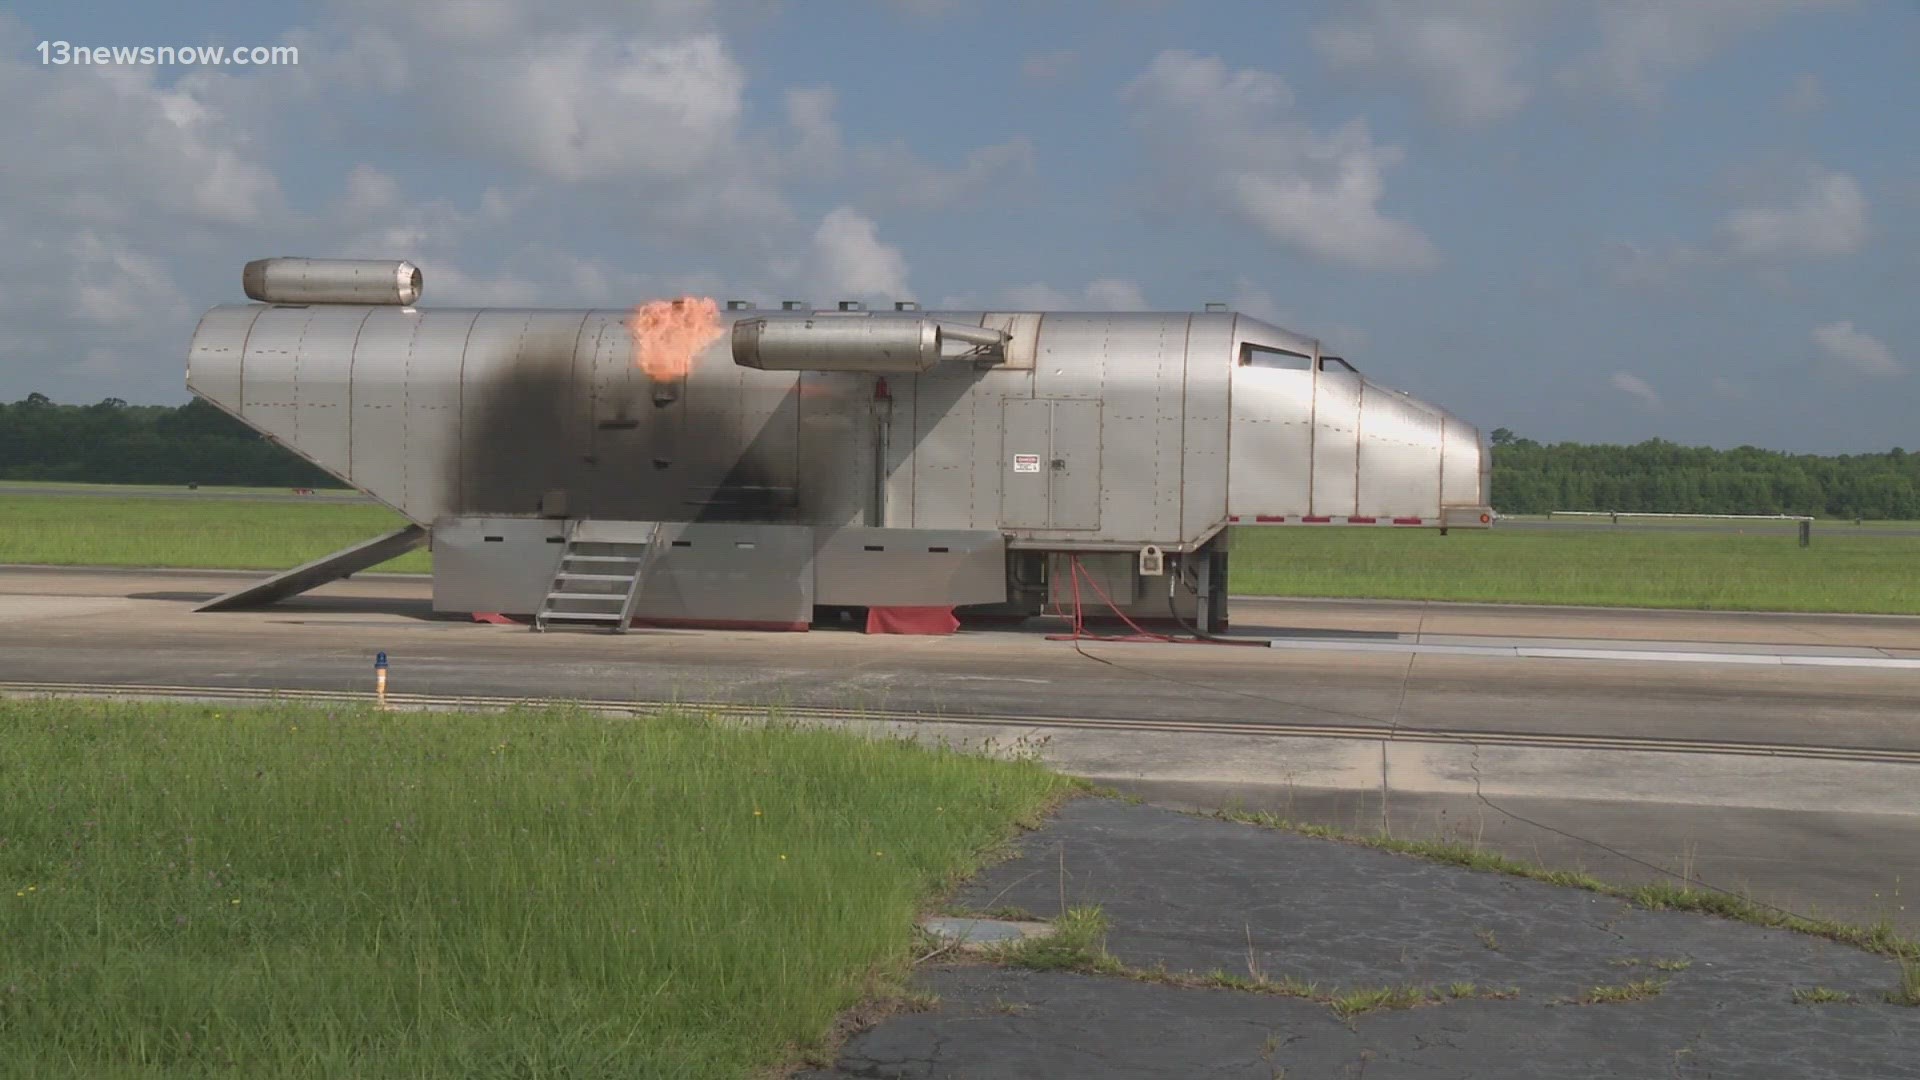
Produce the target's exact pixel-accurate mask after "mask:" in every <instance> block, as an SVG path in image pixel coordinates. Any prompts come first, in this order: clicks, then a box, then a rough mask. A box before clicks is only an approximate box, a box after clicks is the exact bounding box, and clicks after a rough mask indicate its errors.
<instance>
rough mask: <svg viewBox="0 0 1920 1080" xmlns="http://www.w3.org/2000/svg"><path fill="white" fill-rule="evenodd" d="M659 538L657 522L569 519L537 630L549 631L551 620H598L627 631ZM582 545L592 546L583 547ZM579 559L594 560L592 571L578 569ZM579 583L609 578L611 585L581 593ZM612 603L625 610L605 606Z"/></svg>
mask: <svg viewBox="0 0 1920 1080" xmlns="http://www.w3.org/2000/svg"><path fill="white" fill-rule="evenodd" d="M659 537H660V525H659V523H658V522H652V521H584V520H582V521H571V522H568V523H567V531H566V538H565V540H566V546H565V547H563V548H562V549H561V550H560V559H559V561H558V562H557V563H555V564H554V568H553V580H552V582H551V583H550V584H549V585H548V586H547V595H546V598H545V599H544V600H542V601H541V602H540V610H539V612H538V613H537V614H535V615H534V617H533V629H534V630H535V631H545V630H546V629H547V628H548V627H549V626H551V625H554V624H564V623H598V624H607V629H609V630H611V631H612V632H614V633H616V634H624V633H626V632H627V626H628V624H629V623H631V622H632V621H633V606H634V602H635V600H636V599H637V598H638V597H639V595H640V587H641V583H642V582H643V581H645V579H646V574H647V569H648V568H649V567H650V566H651V565H652V564H653V560H654V558H655V557H656V553H657V551H658V549H659V543H658V541H659ZM583 547H584V548H589V549H591V550H587V551H582V550H580V549H581V548H583ZM574 563H587V564H592V565H591V568H590V569H587V570H575V569H571V568H570V564H574ZM614 564H624V565H623V566H619V567H616V565H614ZM578 582H605V583H607V584H608V585H609V586H610V587H609V588H607V589H605V590H604V591H600V592H581V591H580V590H579V585H578V584H576V583H578ZM607 604H618V605H620V610H618V611H608V610H606V608H605V606H604V605H607ZM581 605H601V606H599V607H593V606H586V607H582V606H581Z"/></svg>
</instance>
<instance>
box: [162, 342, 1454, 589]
mask: <svg viewBox="0 0 1920 1080" xmlns="http://www.w3.org/2000/svg"><path fill="white" fill-rule="evenodd" d="M759 314H760V313H756V312H737V311H734V312H726V313H725V314H724V318H726V319H727V320H728V321H731V320H733V319H736V318H742V317H751V316H757V315H759ZM816 314H817V316H818V317H822V318H827V317H849V318H856V317H857V318H870V319H888V318H894V317H896V316H894V315H892V314H891V313H880V312H875V313H858V314H852V313H840V312H821V313H816ZM926 314H927V315H929V316H932V317H935V318H937V319H939V320H940V321H941V322H947V323H959V324H972V325H975V326H981V325H987V326H994V327H1000V328H1009V329H1011V330H1012V331H1013V339H1012V342H1011V344H1010V345H1009V347H1008V350H1007V356H1006V360H1005V362H1004V363H997V364H991V365H978V366H976V364H974V363H970V362H967V361H963V360H962V361H947V362H945V363H942V364H940V365H938V366H937V367H935V368H933V369H932V370H929V371H927V372H925V373H923V374H917V375H905V376H902V375H891V376H885V375H883V376H878V377H876V376H873V375H866V374H855V373H848V372H820V371H800V372H796V371H760V370H754V369H750V368H746V367H742V366H740V365H737V364H735V363H734V362H733V360H732V357H731V356H729V355H728V352H727V337H726V335H722V337H721V338H720V339H719V340H718V341H716V342H715V343H714V344H713V345H712V346H710V347H709V348H708V349H707V350H706V351H705V352H704V353H703V354H702V355H700V356H699V358H698V359H697V361H696V362H695V364H694V365H693V368H692V372H691V375H690V376H689V377H688V378H687V379H686V380H685V381H684V383H678V382H675V383H655V382H654V381H653V380H651V379H649V378H648V377H647V375H646V374H645V373H643V372H642V371H641V370H639V368H638V367H637V366H636V365H635V364H634V359H633V344H632V339H631V336H630V334H629V331H628V328H627V325H626V319H627V315H628V313H627V312H624V311H618V310H571V311H567V310H519V309H477V310H476V309H459V308H420V309H414V308H402V307H395V306H358V305H335V304H314V305H311V306H304V307H302V306H287V305H264V304H246V305H231V306H223V307H218V308H215V309H213V310H212V311H210V312H208V313H207V315H206V316H205V317H204V318H203V319H202V320H201V323H200V326H199V328H198V329H197V330H196V332H195V334H194V338H193V345H192V349H191V354H190V358H189V362H188V373H187V385H188V386H189V388H190V389H192V390H193V392H194V393H196V394H198V395H199V396H201V397H203V398H205V399H207V400H209V401H211V402H213V403H214V404H216V405H218V406H220V407H222V408H223V409H225V410H227V411H228V412H230V413H232V414H234V415H235V416H237V417H239V418H240V419H241V420H243V421H244V422H246V423H248V424H249V425H251V426H253V427H254V428H256V429H258V430H260V431H261V432H262V433H264V434H266V435H268V436H270V437H271V438H273V439H275V440H277V441H278V442H280V443H282V444H284V445H286V446H287V447H289V448H290V449H292V450H293V451H295V452H296V453H298V454H299V455H301V456H302V457H304V458H306V459H307V460H309V461H311V462H313V463H314V464H316V465H318V466H319V467H321V468H322V469H325V470H326V471H327V472H329V473H331V474H333V475H334V476H337V477H339V478H340V479H341V480H342V481H344V482H346V483H348V484H351V485H352V486H354V487H356V488H359V489H361V490H362V491H365V492H366V493H368V494H369V495H371V496H373V497H374V498H376V499H378V500H380V501H381V502H384V503H386V504H388V505H389V506H391V507H393V508H394V509H395V510H398V511H399V512H400V513H401V514H403V515H405V516H406V517H408V518H409V519H411V520H413V521H415V522H417V523H420V524H423V525H431V524H432V523H433V522H434V521H436V520H437V519H440V518H443V517H448V516H473V515H507V516H515V515H529V516H541V515H543V514H546V515H549V516H572V517H593V518H609V519H631V520H660V521H714V520H739V521H774V522H791V523H802V524H810V525H820V526H835V525H854V524H865V525H885V526H891V527H902V528H936V529H997V530H1000V531H1002V532H1004V533H1005V534H1007V536H1008V538H1009V540H1010V541H1012V543H1013V544H1014V545H1015V546H1039V547H1050V548H1051V547H1058V548H1079V549H1102V548H1105V549H1114V548H1125V549H1130V550H1131V549H1137V548H1139V547H1141V546H1143V545H1146V544H1156V545H1159V546H1160V547H1162V548H1164V549H1166V550H1169V551H1180V550H1189V549H1191V548H1192V547H1194V546H1196V545H1198V544H1200V543H1203V542H1205V541H1206V540H1207V539H1208V538H1209V537H1210V536H1212V535H1213V534H1214V533H1216V532H1217V531H1218V530H1219V529H1220V528H1221V527H1222V526H1224V525H1226V524H1227V523H1228V521H1229V520H1230V519H1231V518H1239V519H1240V520H1241V521H1244V522H1247V523H1253V522H1255V521H1256V520H1259V519H1268V520H1274V519H1288V520H1290V521H1291V520H1299V519H1309V518H1312V519H1322V518H1323V519H1328V520H1329V521H1330V522H1331V523H1345V522H1346V521H1348V520H1350V519H1354V518H1359V519H1361V520H1362V521H1365V520H1366V519H1374V520H1375V521H1380V522H1387V521H1391V520H1392V519H1396V518H1398V519H1401V520H1403V521H1409V522H1410V521H1411V520H1412V519H1416V518H1417V519H1419V520H1420V523H1421V524H1423V525H1442V524H1451V525H1456V526H1470V525H1477V524H1481V522H1480V521H1479V514H1480V513H1481V512H1482V511H1483V510H1484V508H1485V507H1486V504H1487V502H1488V491H1487V464H1488V455H1487V453H1486V449H1485V447H1484V445H1483V443H1482V441H1481V438H1480V434H1479V432H1478V431H1476V430H1475V429H1474V428H1473V427H1471V426H1469V425H1467V424H1464V423H1462V422H1461V421H1460V420H1458V419H1457V418H1455V417H1453V416H1451V415H1450V414H1448V413H1447V412H1445V411H1444V410H1442V409H1439V408H1437V407H1435V406H1432V405H1428V404H1426V403H1423V402H1420V401H1417V400H1415V399H1413V398H1410V397H1408V396H1407V395H1405V394H1402V393H1399V392H1397V391H1394V390H1389V389H1387V388H1385V387H1382V386H1379V385H1378V384H1376V383H1373V382H1371V381H1369V380H1367V379H1365V378H1363V377H1362V376H1360V375H1358V374H1355V373H1352V372H1350V371H1347V370H1344V369H1338V368H1339V366H1338V365H1337V364H1336V363H1332V362H1329V363H1326V364H1314V363H1310V362H1306V361H1303V363H1302V365H1301V369H1299V370H1288V369H1281V368H1274V367H1267V366H1255V365H1252V364H1246V363H1243V362H1242V359H1243V357H1244V356H1246V355H1247V354H1246V352H1245V351H1244V350H1246V349H1247V347H1248V346H1253V347H1256V348H1259V349H1263V350H1264V349H1277V350H1283V351H1286V352H1289V353H1293V354H1296V355H1299V356H1301V357H1303V358H1317V357H1318V355H1319V347H1318V345H1317V343H1316V342H1314V341H1313V340H1311V339H1308V338H1303V337H1300V336H1298V335H1295V334H1292V333H1289V332H1287V331H1285V330H1281V329H1279V328H1277V327H1273V326H1269V325H1267V324H1265V323H1262V322H1260V321H1258V320H1255V319H1252V318H1249V317H1247V316H1244V315H1236V314H1231V313H1206V314H1195V313H1186V312H1179V313H1146V314H1136V313H1121V314H1108V313H1099V314H1089V313H1059V312H1048V313H1036V312H1022V313H998V314H995V313H981V312H942V313H938V314H937V315H933V314H932V313H926ZM914 315H915V317H921V313H914ZM877 380H884V383H885V385H884V388H883V389H881V390H880V392H881V393H883V394H884V395H886V396H885V397H882V398H879V399H876V387H877ZM876 455H878V456H877V457H876ZM1036 457H1037V458H1038V461H1037V462H1036V461H1034V460H1033V459H1034V458H1036ZM1036 466H1037V467H1036ZM876 504H878V505H876Z"/></svg>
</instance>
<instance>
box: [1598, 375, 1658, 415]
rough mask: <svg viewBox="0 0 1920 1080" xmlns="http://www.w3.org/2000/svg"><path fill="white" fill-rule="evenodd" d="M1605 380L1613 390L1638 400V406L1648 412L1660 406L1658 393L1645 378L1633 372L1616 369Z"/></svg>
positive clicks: (1655, 410) (1656, 410) (1654, 410)
mask: <svg viewBox="0 0 1920 1080" xmlns="http://www.w3.org/2000/svg"><path fill="white" fill-rule="evenodd" d="M1607 382H1608V383H1609V384H1610V385H1612V387H1613V388H1614V389H1615V390H1618V391H1620V392H1621V393H1623V394H1626V395H1627V396H1628V397H1631V398H1633V399H1634V400H1635V401H1637V402H1639V403H1640V407H1641V408H1643V409H1646V410H1647V411H1648V412H1659V411H1660V409H1661V407H1662V406H1661V402H1660V395H1659V393H1658V392H1656V391H1655V390H1654V388H1653V387H1651V386H1648V385H1647V380H1645V379H1643V378H1641V377H1640V376H1638V375H1635V374H1634V373H1633V372H1631V371H1616V372H1614V373H1613V376H1612V377H1611V378H1609V379H1608V380H1607Z"/></svg>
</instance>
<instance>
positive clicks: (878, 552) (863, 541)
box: [813, 527, 1007, 607]
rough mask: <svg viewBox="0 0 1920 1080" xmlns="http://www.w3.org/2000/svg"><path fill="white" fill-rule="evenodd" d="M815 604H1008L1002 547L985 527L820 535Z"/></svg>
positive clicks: (840, 531)
mask: <svg viewBox="0 0 1920 1080" xmlns="http://www.w3.org/2000/svg"><path fill="white" fill-rule="evenodd" d="M813 592H814V603H816V604H821V605H827V606H836V605H844V606H850V607H873V606H898V607H959V606H961V605H965V604H998V603H1002V602H1004V601H1005V600H1006V599H1007V545H1006V540H1005V539H1004V538H1003V537H1001V535H1000V534H999V533H998V532H996V531H994V530H991V529H870V528H865V527H853V528H846V529H832V530H829V529H821V530H818V549H817V552H816V554H815V556H814V563H813Z"/></svg>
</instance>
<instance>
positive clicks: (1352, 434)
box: [1307, 370, 1363, 517]
mask: <svg viewBox="0 0 1920 1080" xmlns="http://www.w3.org/2000/svg"><path fill="white" fill-rule="evenodd" d="M1362 386H1363V383H1362V380H1361V378H1360V376H1358V375H1355V374H1354V373H1352V372H1350V371H1329V370H1322V371H1320V372H1319V374H1318V376H1317V377H1316V378H1315V379H1314V385H1313V502H1312V505H1311V506H1310V507H1309V508H1308V511H1307V512H1308V513H1310V514H1316V515H1321V516H1340V517H1345V516H1348V515H1352V514H1357V513H1359V511H1358V510H1357V509H1356V505H1357V500H1358V497H1359V485H1360V478H1359V470H1360V396H1361V393H1362Z"/></svg>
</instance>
